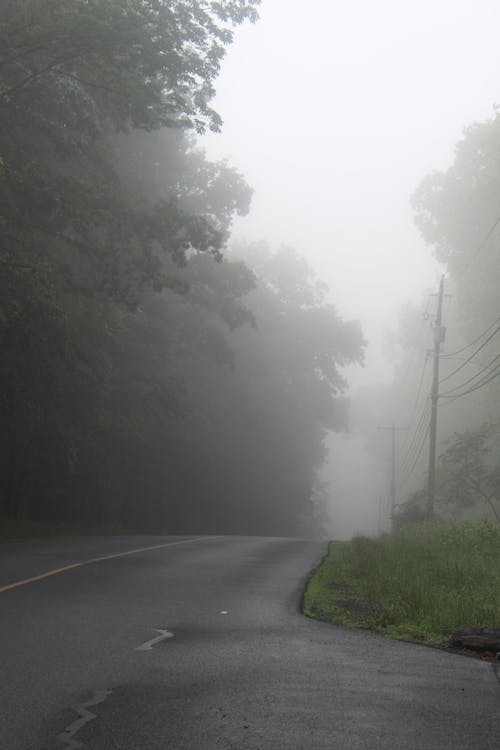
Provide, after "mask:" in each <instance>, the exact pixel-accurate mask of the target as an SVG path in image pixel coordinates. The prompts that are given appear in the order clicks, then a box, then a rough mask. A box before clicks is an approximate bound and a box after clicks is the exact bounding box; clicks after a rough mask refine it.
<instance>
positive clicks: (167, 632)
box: [135, 628, 174, 651]
mask: <svg viewBox="0 0 500 750" xmlns="http://www.w3.org/2000/svg"><path fill="white" fill-rule="evenodd" d="M153 630H155V631H156V632H157V633H159V634H160V635H157V636H156V638H151V640H150V641H146V643H143V644H142V645H141V646H137V648H136V649H135V650H136V651H151V649H152V648H153V646H156V644H157V643H160V641H164V640H165V639H166V638H173V637H174V634H173V633H171V632H170V630H160V629H159V628H153Z"/></svg>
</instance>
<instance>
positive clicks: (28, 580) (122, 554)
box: [0, 537, 203, 594]
mask: <svg viewBox="0 0 500 750" xmlns="http://www.w3.org/2000/svg"><path fill="white" fill-rule="evenodd" d="M202 538H203V537H196V538H195V539H182V540H181V541H180V542H166V543H165V544H155V545H154V547H141V548H139V549H129V550H126V551H125V552H115V553H114V554H112V555H103V556H102V557H93V558H91V559H90V560H83V561H82V562H77V563H72V564H71V565H64V567H62V568H54V569H53V570H47V571H46V572H45V573H40V575H37V576H32V577H31V578H24V579H23V580H21V581H14V582H13V583H8V584H7V585H6V586H0V594H1V593H2V592H3V591H9V589H15V588H17V587H18V586H26V584H27V583H34V582H35V581H41V580H42V579H43V578H50V576H56V575H58V574H59V573H64V572H65V571H66V570H72V569H73V568H81V567H83V566H84V565H90V564H91V563H97V562H104V561H105V560H114V559H115V558H117V557H127V556H128V555H137V554H138V553H139V552H149V551H150V550H155V549H163V548H164V547H176V546H178V545H179V544H189V543H190V542H198V541H199V540H200V539H202Z"/></svg>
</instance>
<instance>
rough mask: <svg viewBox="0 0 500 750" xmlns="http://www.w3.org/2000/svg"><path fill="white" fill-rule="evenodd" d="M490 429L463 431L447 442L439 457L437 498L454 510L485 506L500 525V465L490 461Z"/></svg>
mask: <svg viewBox="0 0 500 750" xmlns="http://www.w3.org/2000/svg"><path fill="white" fill-rule="evenodd" d="M493 436H494V433H493V431H492V429H491V427H489V426H487V425H483V427H482V428H481V429H479V430H467V431H465V432H462V433H457V434H455V435H454V436H453V437H452V438H451V439H449V440H448V448H447V449H446V450H445V451H444V453H443V454H442V455H441V456H440V458H439V461H440V465H441V472H440V481H439V498H440V500H441V501H442V502H444V503H447V504H449V505H452V506H455V507H458V508H460V507H464V508H467V507H473V506H475V505H476V504H477V503H478V502H482V503H485V504H486V505H487V507H488V509H489V511H490V513H491V514H492V515H493V517H494V518H495V519H496V521H499V522H500V463H499V462H498V461H495V460H493V461H492V455H491V454H492V452H493V449H492V438H493Z"/></svg>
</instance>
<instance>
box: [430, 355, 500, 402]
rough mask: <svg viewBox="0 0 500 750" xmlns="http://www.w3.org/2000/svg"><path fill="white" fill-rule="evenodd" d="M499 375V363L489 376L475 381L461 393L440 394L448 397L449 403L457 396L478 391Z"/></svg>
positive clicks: (460, 396)
mask: <svg viewBox="0 0 500 750" xmlns="http://www.w3.org/2000/svg"><path fill="white" fill-rule="evenodd" d="M498 377H500V364H499V365H498V366H497V367H496V368H495V372H493V373H490V377H488V378H483V380H482V381H481V382H480V383H477V384H476V385H475V386H474V387H473V388H469V389H468V390H466V391H463V392H462V393H456V394H455V395H450V396H447V395H446V394H442V398H449V399H451V400H450V403H452V401H456V400H457V399H458V398H462V396H467V395H468V394H469V393H474V391H478V390H479V389H480V388H483V387H484V386H485V385H488V383H491V382H492V381H493V380H496V378H498Z"/></svg>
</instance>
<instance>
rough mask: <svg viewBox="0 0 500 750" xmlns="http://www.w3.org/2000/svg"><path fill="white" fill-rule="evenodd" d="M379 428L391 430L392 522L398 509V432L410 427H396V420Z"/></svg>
mask: <svg viewBox="0 0 500 750" xmlns="http://www.w3.org/2000/svg"><path fill="white" fill-rule="evenodd" d="M377 429H378V430H390V431H391V516H390V517H391V524H392V522H393V520H394V511H395V510H396V432H400V431H401V430H407V429H408V427H396V425H395V424H394V422H393V423H392V424H391V426H390V427H385V426H381V427H377Z"/></svg>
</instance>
